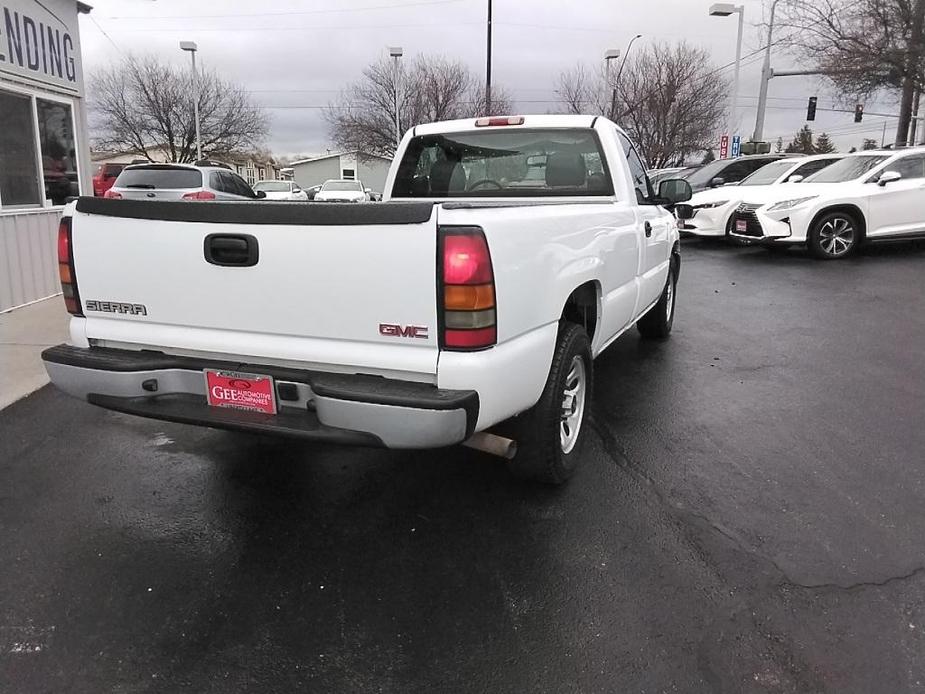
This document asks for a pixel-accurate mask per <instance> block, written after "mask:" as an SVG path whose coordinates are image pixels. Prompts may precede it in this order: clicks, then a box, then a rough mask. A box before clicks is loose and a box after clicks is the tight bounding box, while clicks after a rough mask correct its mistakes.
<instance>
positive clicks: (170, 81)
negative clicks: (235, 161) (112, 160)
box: [88, 57, 268, 162]
mask: <svg viewBox="0 0 925 694" xmlns="http://www.w3.org/2000/svg"><path fill="white" fill-rule="evenodd" d="M88 91H89V95H90V99H89V100H90V109H91V126H92V128H93V131H94V133H95V137H94V145H95V146H97V147H100V148H106V149H114V150H116V151H125V152H135V153H138V154H140V155H142V156H144V157H146V158H147V159H149V160H152V161H153V160H154V156H155V155H157V154H159V153H161V152H163V153H164V155H166V156H168V157H169V158H170V160H171V161H175V162H190V161H193V160H194V159H195V158H196V122H195V118H194V115H193V103H192V99H191V95H192V94H193V93H194V92H193V89H192V77H191V75H190V74H189V72H188V71H186V70H182V69H179V68H176V67H174V66H171V65H166V64H164V63H161V62H160V61H159V60H158V59H157V58H155V57H144V58H137V57H130V58H129V59H128V60H127V61H126V62H125V63H124V64H121V65H118V66H112V67H109V68H103V69H101V70H99V71H97V72H95V73H93V74H92V75H91V77H90V80H89V90H88ZM199 118H200V123H201V137H202V151H203V155H204V156H208V155H215V154H223V153H228V152H235V151H251V150H253V149H254V148H256V147H257V146H259V143H260V142H261V140H262V139H263V138H264V137H265V135H266V133H267V128H268V119H267V117H266V115H265V114H264V112H263V110H262V109H261V108H260V107H259V106H258V105H257V104H255V103H254V102H253V101H252V100H251V98H250V96H249V95H248V94H247V92H245V91H244V89H243V88H241V87H240V86H238V85H235V84H233V83H230V82H226V81H225V80H222V79H221V78H219V77H218V75H216V74H215V73H214V72H206V73H204V74H201V75H200V78H199Z"/></svg>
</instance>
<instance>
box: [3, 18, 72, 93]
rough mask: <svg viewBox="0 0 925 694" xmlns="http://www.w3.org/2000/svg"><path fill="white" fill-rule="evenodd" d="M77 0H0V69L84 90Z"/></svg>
mask: <svg viewBox="0 0 925 694" xmlns="http://www.w3.org/2000/svg"><path fill="white" fill-rule="evenodd" d="M79 61H80V44H79V42H78V26H77V2H75V0H0V73H4V72H5V73H10V74H13V75H16V76H17V77H25V78H27V79H29V80H31V81H35V82H42V83H45V84H51V85H55V86H57V87H61V88H63V89H65V90H67V91H69V92H76V93H80V92H82V88H83V85H82V84H80V66H79Z"/></svg>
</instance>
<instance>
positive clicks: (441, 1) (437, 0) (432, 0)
mask: <svg viewBox="0 0 925 694" xmlns="http://www.w3.org/2000/svg"><path fill="white" fill-rule="evenodd" d="M464 1H465V0H429V1H427V2H403V3H393V4H390V5H370V6H367V7H339V8H335V9H325V10H303V11H300V12H254V13H242V14H176V15H159V16H150V17H149V16H139V15H114V16H110V17H103V19H143V20H145V21H147V20H149V19H232V18H236V17H245V18H246V17H291V16H302V15H313V14H333V13H337V12H369V11H372V10H390V9H397V8H403V7H421V6H430V5H449V4H450V3H455V2H464ZM197 31H198V29H197Z"/></svg>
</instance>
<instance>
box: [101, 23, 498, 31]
mask: <svg viewBox="0 0 925 694" xmlns="http://www.w3.org/2000/svg"><path fill="white" fill-rule="evenodd" d="M467 24H478V25H479V26H481V25H482V24H483V22H480V21H479V22H453V26H463V25H467ZM435 27H441V28H446V25H445V24H440V23H435V22H431V23H429V24H326V25H324V26H311V27H240V28H234V27H196V33H202V32H204V31H224V32H240V31H246V32H251V31H274V32H279V31H329V30H331V29H407V28H412V29H420V28H430V29H433V28H435ZM118 31H119V32H121V33H123V34H130V33H131V34H146V33H151V32H156V33H158V34H188V33H189V32H190V29H189V27H185V28H180V29H155V28H150V27H149V28H147V29H122V28H121V27H120V28H119V29H118Z"/></svg>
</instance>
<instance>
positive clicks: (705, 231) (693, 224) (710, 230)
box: [681, 201, 739, 236]
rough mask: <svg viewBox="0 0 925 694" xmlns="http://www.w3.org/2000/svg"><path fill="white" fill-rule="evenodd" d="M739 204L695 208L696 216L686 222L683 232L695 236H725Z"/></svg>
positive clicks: (682, 228)
mask: <svg viewBox="0 0 925 694" xmlns="http://www.w3.org/2000/svg"><path fill="white" fill-rule="evenodd" d="M738 204H739V203H738V201H732V202H727V203H726V204H725V205H720V206H719V207H697V206H695V207H694V216H693V217H692V218H690V219H686V220H684V226H683V227H681V230H682V231H685V232H687V233H689V234H694V235H695V236H725V235H726V229H727V226H728V224H729V219H730V217H731V215H732V213H733V212H734V211H735V209H736V207H737V206H738Z"/></svg>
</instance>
